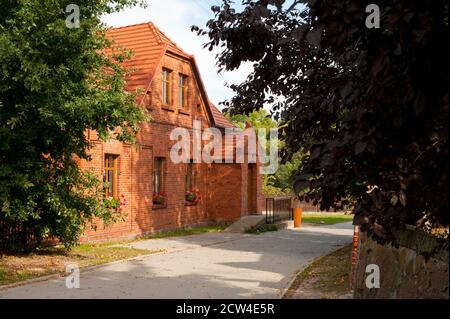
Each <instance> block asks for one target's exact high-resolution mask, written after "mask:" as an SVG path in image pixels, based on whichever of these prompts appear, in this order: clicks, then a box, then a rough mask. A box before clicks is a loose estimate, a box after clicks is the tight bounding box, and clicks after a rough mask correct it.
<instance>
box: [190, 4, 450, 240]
mask: <svg viewBox="0 0 450 319" xmlns="http://www.w3.org/2000/svg"><path fill="white" fill-rule="evenodd" d="M368 4H369V2H367V3H366V2H365V1H357V0H343V1H332V0H322V1H320V0H317V1H315V0H310V1H297V0H295V1H292V0H291V1H284V0H245V1H242V6H236V5H235V4H234V3H233V2H232V1H229V0H223V4H222V6H220V7H219V6H214V7H212V10H213V12H214V13H215V17H214V18H213V19H211V20H210V21H208V23H207V25H206V28H205V29H200V28H199V27H197V26H194V27H193V28H192V29H193V30H194V31H196V32H198V34H200V35H203V36H206V37H207V38H208V41H207V43H206V44H205V47H206V48H209V49H210V50H212V49H213V48H215V47H218V48H220V49H221V51H220V53H219V54H218V56H217V61H218V67H219V70H234V69H236V68H238V67H239V66H240V65H241V64H242V63H243V62H246V61H250V62H252V63H253V66H254V70H253V72H252V73H251V74H250V75H249V76H248V78H247V79H246V80H245V81H244V82H243V83H241V84H239V85H232V86H231V87H232V88H233V89H234V91H235V96H234V98H232V99H231V100H229V101H226V102H225V105H226V106H227V107H228V108H229V111H230V112H232V113H234V114H237V113H249V112H251V111H252V110H253V109H254V108H255V107H254V106H255V105H257V106H262V105H270V106H272V107H273V112H274V114H275V117H276V118H277V119H280V121H281V123H280V127H281V129H280V130H281V133H282V136H283V139H284V142H285V149H284V158H285V159H289V158H290V157H291V156H292V155H293V154H295V153H296V152H297V151H298V150H299V149H301V148H304V149H306V150H307V156H306V159H305V160H303V161H302V162H301V163H300V165H299V166H298V168H297V173H296V176H295V179H294V187H295V190H296V192H297V193H298V194H300V196H301V198H302V199H306V200H307V201H313V202H314V203H317V204H320V207H321V209H330V208H342V207H343V206H348V205H350V206H351V207H354V214H355V219H354V221H355V223H356V224H357V225H360V226H361V229H362V230H363V231H367V232H368V233H369V234H370V235H373V236H374V237H375V238H376V239H377V240H379V242H388V241H393V240H395V238H396V234H398V232H397V231H398V230H400V229H402V228H404V227H405V225H407V224H411V225H416V226H417V227H418V228H426V227H435V226H438V225H448V212H449V207H448V206H449V205H448V163H449V149H448V147H449V145H448V120H449V118H448V115H449V114H448V105H449V91H448V88H449V71H448V57H449V56H450V54H449V50H448V46H446V45H444V43H445V42H446V41H447V39H448V38H449V34H448V23H449V19H448V15H449V3H448V2H447V1H443V0H424V1H406V0H397V1H377V2H376V5H377V6H378V8H379V10H380V19H379V21H378V22H379V28H377V27H372V26H373V25H374V23H372V24H370V23H369V24H366V20H367V19H368V18H369V19H374V17H373V16H371V17H369V15H370V14H371V13H370V12H366V8H367V5H368ZM375 18H376V17H375ZM372 22H373V21H372Z"/></svg>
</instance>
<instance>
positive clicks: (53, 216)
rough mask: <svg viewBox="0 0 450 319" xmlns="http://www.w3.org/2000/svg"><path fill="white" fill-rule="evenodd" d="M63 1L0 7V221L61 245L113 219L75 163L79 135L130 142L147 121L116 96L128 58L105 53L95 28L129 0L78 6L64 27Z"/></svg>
mask: <svg viewBox="0 0 450 319" xmlns="http://www.w3.org/2000/svg"><path fill="white" fill-rule="evenodd" d="M71 2H73V1H62V0H60V1H58V0H21V1H15V0H13V1H6V2H4V1H3V2H2V10H1V11H0V78H1V81H0V222H1V223H12V224H14V223H20V224H22V225H25V226H26V227H28V228H29V229H32V230H33V231H34V235H35V236H36V238H37V239H38V240H39V239H42V238H44V237H46V236H55V237H57V238H59V239H60V240H61V241H62V242H64V243H65V244H66V245H67V246H70V245H73V244H74V243H75V242H76V241H77V239H78V238H79V236H80V234H81V233H82V232H83V230H84V229H85V227H86V226H87V225H88V224H91V225H92V223H91V222H92V220H93V218H94V217H98V218H99V219H101V220H103V221H104V222H105V223H108V222H113V221H114V220H115V217H117V216H116V213H117V212H116V210H114V209H111V207H110V205H107V204H105V203H104V201H103V199H102V195H101V190H102V183H101V182H100V181H99V180H98V179H97V177H96V176H94V175H93V174H91V173H90V172H83V171H81V170H80V168H79V167H78V165H77V164H76V162H75V159H76V158H78V159H89V156H88V152H87V151H88V146H89V145H88V142H87V140H86V138H85V132H86V130H95V131H97V132H98V133H99V136H100V137H101V138H102V139H104V140H106V139H108V138H117V139H119V140H122V141H129V142H132V141H133V138H134V136H135V133H136V132H137V130H138V124H139V122H140V121H142V120H144V119H145V118H146V115H145V114H144V113H143V111H142V110H141V108H139V107H138V106H137V104H136V102H135V101H136V94H131V93H127V92H126V91H125V89H124V88H125V81H124V78H125V73H126V70H123V69H122V68H121V66H120V65H119V63H120V62H122V61H124V59H126V58H127V57H129V53H128V52H125V51H119V50H115V51H114V54H109V55H107V54H106V53H105V52H106V49H107V48H109V47H110V46H111V42H110V41H108V40H107V39H106V37H105V26H104V25H103V24H102V23H101V21H100V17H101V15H103V14H107V13H111V12H115V11H118V10H121V9H122V8H123V7H124V6H131V5H136V4H137V0H112V1H110V0H108V1H106V0H86V1H82V4H80V13H81V15H80V22H81V23H80V27H79V28H68V27H67V26H66V22H65V21H66V18H67V16H68V15H69V13H66V12H65V9H66V6H67V5H69V4H70V3H71Z"/></svg>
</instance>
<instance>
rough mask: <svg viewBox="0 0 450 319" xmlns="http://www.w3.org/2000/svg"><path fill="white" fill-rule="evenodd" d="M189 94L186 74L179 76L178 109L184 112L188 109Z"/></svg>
mask: <svg viewBox="0 0 450 319" xmlns="http://www.w3.org/2000/svg"><path fill="white" fill-rule="evenodd" d="M187 93H188V77H187V76H186V75H184V74H179V77H178V108H179V109H182V110H186V109H187Z"/></svg>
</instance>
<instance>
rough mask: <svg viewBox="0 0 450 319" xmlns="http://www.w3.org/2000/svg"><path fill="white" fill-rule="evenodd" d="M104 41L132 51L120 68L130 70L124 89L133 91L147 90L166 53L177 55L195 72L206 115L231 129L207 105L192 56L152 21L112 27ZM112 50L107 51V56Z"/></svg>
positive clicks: (229, 125) (227, 123)
mask: <svg viewBox="0 0 450 319" xmlns="http://www.w3.org/2000/svg"><path fill="white" fill-rule="evenodd" d="M106 36H107V37H108V39H110V40H112V41H113V48H114V47H116V48H124V49H127V50H130V51H132V52H133V56H132V58H131V59H130V60H128V61H126V62H125V63H124V64H123V66H124V67H125V68H130V69H132V74H131V75H130V76H129V78H128V79H127V90H129V91H135V90H136V89H138V88H142V89H144V90H147V89H148V88H149V86H150V84H151V81H152V80H153V78H154V76H155V74H156V72H157V68H158V65H159V62H160V61H161V59H162V57H163V56H164V54H166V52H171V53H173V54H176V55H179V56H181V57H183V58H185V59H187V60H189V61H190V62H191V63H192V66H193V68H194V70H195V72H197V75H198V81H199V82H200V83H199V86H200V87H201V89H202V90H203V93H204V97H205V99H206V102H207V104H208V106H209V108H210V115H211V116H212V118H213V120H214V124H215V125H216V126H218V127H223V128H225V127H234V125H233V124H232V123H231V122H230V121H229V120H228V119H227V118H226V117H225V116H224V115H223V114H222V112H220V111H219V110H218V109H217V108H216V107H215V106H214V105H213V104H212V103H211V102H208V97H207V94H206V91H205V90H204V86H203V83H202V81H201V77H200V74H199V72H198V69H197V64H196V62H195V59H194V56H192V55H190V54H188V53H186V52H184V51H183V50H182V49H181V48H179V47H178V46H177V44H176V43H175V42H173V41H172V40H170V39H169V37H167V36H166V35H165V34H164V33H163V32H161V31H160V30H159V29H158V28H157V27H156V26H155V25H154V24H153V23H152V22H146V23H141V24H135V25H130V26H125V27H119V28H112V29H109V30H108V31H107V32H106ZM113 51H114V50H113V49H109V50H107V52H106V53H107V54H111V52H113Z"/></svg>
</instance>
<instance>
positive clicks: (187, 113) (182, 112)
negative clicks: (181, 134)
mask: <svg viewBox="0 0 450 319" xmlns="http://www.w3.org/2000/svg"><path fill="white" fill-rule="evenodd" d="M178 113H179V114H183V115H188V116H189V115H191V113H189V111H184V110H182V109H178Z"/></svg>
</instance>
